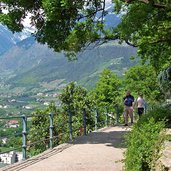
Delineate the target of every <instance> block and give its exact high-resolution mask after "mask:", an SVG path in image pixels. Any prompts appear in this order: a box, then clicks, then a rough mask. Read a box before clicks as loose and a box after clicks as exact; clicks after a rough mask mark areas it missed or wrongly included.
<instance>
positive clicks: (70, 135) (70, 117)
mask: <svg viewBox="0 0 171 171" xmlns="http://www.w3.org/2000/svg"><path fill="white" fill-rule="evenodd" d="M68 114H69V138H70V141H72V112H71V111H70V110H68Z"/></svg>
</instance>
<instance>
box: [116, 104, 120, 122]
mask: <svg viewBox="0 0 171 171" xmlns="http://www.w3.org/2000/svg"><path fill="white" fill-rule="evenodd" d="M115 111H116V124H118V123H119V122H118V120H119V108H118V104H116V105H115Z"/></svg>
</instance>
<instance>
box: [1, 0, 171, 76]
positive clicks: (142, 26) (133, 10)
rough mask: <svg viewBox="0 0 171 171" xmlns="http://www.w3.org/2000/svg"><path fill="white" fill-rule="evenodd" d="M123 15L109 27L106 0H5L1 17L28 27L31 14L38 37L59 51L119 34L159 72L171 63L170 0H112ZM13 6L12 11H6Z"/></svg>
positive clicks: (14, 25)
mask: <svg viewBox="0 0 171 171" xmlns="http://www.w3.org/2000/svg"><path fill="white" fill-rule="evenodd" d="M113 4H114V10H115V12H116V13H118V14H121V16H122V21H121V23H120V24H119V25H118V26H117V27H116V28H114V27H111V28H109V29H106V25H105V22H104V20H105V16H106V15H107V13H108V12H107V9H106V8H105V5H106V1H105V0H87V1H83V0H72V1H70V0H34V1H33V0H32V1H27V0H15V1H9V0H1V8H0V22H1V23H3V24H4V25H7V27H8V28H10V29H11V30H12V31H14V32H15V31H21V30H22V29H23V27H24V26H23V20H24V19H25V18H26V16H28V15H29V14H31V15H30V19H31V24H32V25H33V26H35V27H36V32H35V37H36V39H37V40H38V41H39V42H41V43H43V44H45V43H47V44H48V45H49V47H51V48H53V49H54V50H55V51H65V52H68V55H69V56H71V57H72V56H74V55H76V53H77V52H79V51H80V50H82V49H83V48H84V47H86V46H87V45H89V44H91V43H93V42H97V41H100V42H105V41H107V40H116V39H119V40H121V42H122V41H125V42H126V43H128V44H129V45H132V46H135V47H137V48H138V55H139V56H141V58H142V62H143V63H145V61H150V63H151V64H152V65H153V66H154V67H155V69H156V71H157V73H159V71H160V70H162V69H163V68H166V67H168V66H169V65H170V63H171V46H170V42H171V39H170V37H171V31H170V30H171V29H170V28H171V23H170V19H171V3H170V2H169V1H168V0H123V1H121V0H113ZM7 11H8V13H7Z"/></svg>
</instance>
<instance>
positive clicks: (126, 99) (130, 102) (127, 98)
mask: <svg viewBox="0 0 171 171" xmlns="http://www.w3.org/2000/svg"><path fill="white" fill-rule="evenodd" d="M133 101H134V100H133V98H131V97H126V98H125V99H124V105H125V106H132V102H133Z"/></svg>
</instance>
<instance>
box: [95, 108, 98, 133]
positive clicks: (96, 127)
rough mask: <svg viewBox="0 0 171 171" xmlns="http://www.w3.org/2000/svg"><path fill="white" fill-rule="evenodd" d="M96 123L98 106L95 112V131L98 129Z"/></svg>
mask: <svg viewBox="0 0 171 171" xmlns="http://www.w3.org/2000/svg"><path fill="white" fill-rule="evenodd" d="M97 123H98V108H96V113H95V131H97V129H98V127H97Z"/></svg>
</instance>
